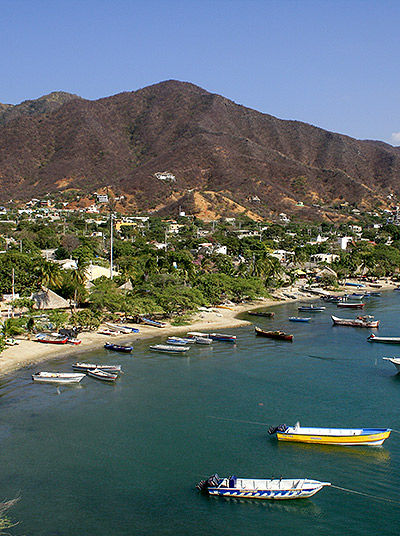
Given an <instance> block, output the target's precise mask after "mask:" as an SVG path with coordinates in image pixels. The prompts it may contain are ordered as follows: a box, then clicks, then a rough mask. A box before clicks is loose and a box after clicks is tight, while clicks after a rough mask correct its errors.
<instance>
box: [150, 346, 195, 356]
mask: <svg viewBox="0 0 400 536" xmlns="http://www.w3.org/2000/svg"><path fill="white" fill-rule="evenodd" d="M149 349H150V350H151V351H152V352H164V353H167V354H183V353H184V352H187V351H188V350H189V349H190V348H189V346H175V345H172V344H154V345H152V346H149Z"/></svg>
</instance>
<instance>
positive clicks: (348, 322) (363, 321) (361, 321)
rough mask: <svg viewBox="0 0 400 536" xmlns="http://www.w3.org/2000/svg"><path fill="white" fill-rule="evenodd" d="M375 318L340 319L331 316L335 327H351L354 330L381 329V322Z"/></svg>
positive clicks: (367, 316)
mask: <svg viewBox="0 0 400 536" xmlns="http://www.w3.org/2000/svg"><path fill="white" fill-rule="evenodd" d="M373 318H374V317H373V316H369V315H366V316H359V317H358V318H339V317H337V316H333V315H332V316H331V319H332V322H333V324H334V325H335V326H350V327H352V328H370V329H372V328H377V327H379V320H373Z"/></svg>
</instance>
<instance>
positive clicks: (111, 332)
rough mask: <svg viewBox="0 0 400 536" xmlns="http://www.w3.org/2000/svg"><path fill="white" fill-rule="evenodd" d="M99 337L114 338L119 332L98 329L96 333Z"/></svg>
mask: <svg viewBox="0 0 400 536" xmlns="http://www.w3.org/2000/svg"><path fill="white" fill-rule="evenodd" d="M97 333H98V334H99V335H108V336H109V337H115V336H116V335H119V334H120V332H119V331H115V330H112V329H99V331H98V332H97Z"/></svg>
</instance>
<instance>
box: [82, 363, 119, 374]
mask: <svg viewBox="0 0 400 536" xmlns="http://www.w3.org/2000/svg"><path fill="white" fill-rule="evenodd" d="M72 368H73V369H74V370H80V371H82V372H87V371H88V370H95V369H100V370H104V371H105V372H112V373H115V374H117V373H119V372H121V365H99V364H94V363H81V362H79V361H77V362H76V363H74V364H73V365H72Z"/></svg>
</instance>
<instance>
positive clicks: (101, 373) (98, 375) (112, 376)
mask: <svg viewBox="0 0 400 536" xmlns="http://www.w3.org/2000/svg"><path fill="white" fill-rule="evenodd" d="M87 373H88V375H89V376H91V377H92V378H95V379H96V380H101V381H103V382H115V380H116V379H117V378H118V374H116V373H113V372H107V371H105V370H101V369H94V370H88V371H87Z"/></svg>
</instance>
